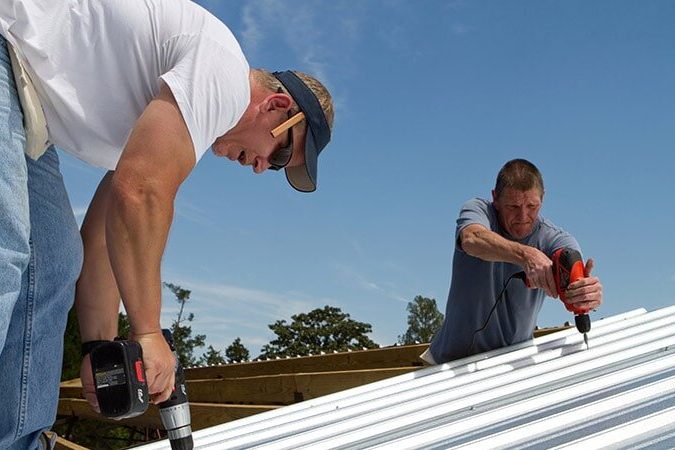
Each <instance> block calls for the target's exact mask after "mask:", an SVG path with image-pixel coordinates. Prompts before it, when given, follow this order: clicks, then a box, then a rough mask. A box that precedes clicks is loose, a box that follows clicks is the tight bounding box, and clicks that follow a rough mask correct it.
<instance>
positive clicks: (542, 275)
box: [523, 246, 558, 298]
mask: <svg viewBox="0 0 675 450" xmlns="http://www.w3.org/2000/svg"><path fill="white" fill-rule="evenodd" d="M523 270H524V271H525V276H526V277H527V281H528V282H529V284H530V287H533V288H540V289H543V290H544V291H546V294H547V295H548V296H549V297H553V298H557V297H558V292H557V290H556V288H555V279H554V277H553V261H551V259H550V258H549V257H548V256H546V254H544V253H543V252H542V251H540V250H538V249H536V248H534V247H529V246H528V247H525V262H524V263H523Z"/></svg>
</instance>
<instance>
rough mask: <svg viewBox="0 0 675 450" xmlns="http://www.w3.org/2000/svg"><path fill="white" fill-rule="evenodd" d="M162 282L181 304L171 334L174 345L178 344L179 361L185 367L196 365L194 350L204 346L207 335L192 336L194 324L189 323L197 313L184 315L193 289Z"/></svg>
mask: <svg viewBox="0 0 675 450" xmlns="http://www.w3.org/2000/svg"><path fill="white" fill-rule="evenodd" d="M162 284H163V285H164V286H165V287H167V288H168V289H169V290H170V291H171V292H173V294H174V295H175V296H176V301H177V302H178V303H179V304H180V310H179V311H178V317H176V320H175V321H174V322H173V323H172V324H171V334H172V335H173V341H174V345H175V346H176V354H177V355H178V361H180V364H181V365H182V366H183V367H189V366H194V365H196V364H197V359H196V358H195V356H194V350H195V348H197V347H203V346H204V342H205V341H206V335H205V334H197V335H195V336H192V326H191V325H188V324H189V323H190V322H192V320H194V317H195V315H194V314H193V313H190V314H188V315H187V317H183V312H184V311H185V304H186V303H187V301H188V300H189V299H190V294H191V291H189V290H187V289H183V288H182V287H180V286H178V285H175V284H172V283H162Z"/></svg>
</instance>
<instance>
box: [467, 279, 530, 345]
mask: <svg viewBox="0 0 675 450" xmlns="http://www.w3.org/2000/svg"><path fill="white" fill-rule="evenodd" d="M514 278H520V279H521V280H525V272H516V273H514V274H513V275H511V276H510V277H509V278H508V279H507V280H506V281H505V282H504V287H503V288H502V290H501V292H500V293H499V295H498V296H497V300H495V304H494V305H492V309H491V310H490V312H489V313H488V316H487V319H485V323H484V324H483V326H482V327H480V328H478V329H477V330H476V331H474V332H473V335H472V336H471V345H469V348H468V349H467V351H466V356H470V355H471V350H473V344H474V341H475V340H476V334H478V333H480V332H481V331H483V330H484V329H485V327H487V326H488V323H489V322H490V319H491V318H492V313H493V312H495V309H496V308H497V305H498V304H499V302H500V301H501V300H502V296H503V295H504V292H506V288H507V287H508V286H509V283H510V282H511V280H513V279H514Z"/></svg>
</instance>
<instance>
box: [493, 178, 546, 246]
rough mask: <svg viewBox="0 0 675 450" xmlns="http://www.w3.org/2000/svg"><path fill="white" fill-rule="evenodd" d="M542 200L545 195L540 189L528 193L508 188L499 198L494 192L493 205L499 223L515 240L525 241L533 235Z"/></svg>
mask: <svg viewBox="0 0 675 450" xmlns="http://www.w3.org/2000/svg"><path fill="white" fill-rule="evenodd" d="M542 200H543V193H542V192H541V191H540V190H539V189H538V188H534V189H530V190H528V191H520V190H518V189H513V188H506V189H504V190H503V191H502V193H501V195H500V196H499V197H496V196H495V191H494V190H493V191H492V204H493V205H494V207H495V209H496V210H497V216H498V217H499V223H500V224H501V225H502V227H504V229H505V230H506V232H507V233H509V234H510V235H511V237H513V238H514V239H523V238H525V237H527V236H528V235H529V234H530V233H532V229H533V228H534V224H535V223H536V222H537V217H538V216H539V210H540V209H541V204H542Z"/></svg>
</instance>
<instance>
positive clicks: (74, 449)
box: [54, 436, 89, 450]
mask: <svg viewBox="0 0 675 450" xmlns="http://www.w3.org/2000/svg"><path fill="white" fill-rule="evenodd" d="M54 450H89V449H88V448H87V447H82V446H81V445H78V444H76V443H74V442H70V441H69V440H67V439H64V438H62V437H61V436H58V437H57V438H56V446H55V447H54Z"/></svg>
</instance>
